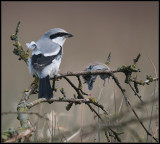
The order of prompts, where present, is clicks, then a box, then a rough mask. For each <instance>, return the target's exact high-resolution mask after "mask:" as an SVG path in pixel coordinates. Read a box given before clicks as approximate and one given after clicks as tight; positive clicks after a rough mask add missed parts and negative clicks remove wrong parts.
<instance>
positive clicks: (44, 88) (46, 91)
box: [38, 76, 53, 99]
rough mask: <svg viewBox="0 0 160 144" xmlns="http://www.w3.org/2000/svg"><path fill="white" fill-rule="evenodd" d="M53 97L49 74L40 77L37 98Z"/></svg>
mask: <svg viewBox="0 0 160 144" xmlns="http://www.w3.org/2000/svg"><path fill="white" fill-rule="evenodd" d="M52 97H53V92H52V88H51V85H50V81H49V76H47V77H45V78H42V79H40V81H39V95H38V98H46V99H51V98H52Z"/></svg>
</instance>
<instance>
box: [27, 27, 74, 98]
mask: <svg viewBox="0 0 160 144" xmlns="http://www.w3.org/2000/svg"><path fill="white" fill-rule="evenodd" d="M72 36H73V35H72V34H70V33H68V32H66V31H65V30H63V29H60V28H54V29H51V30H49V31H48V32H46V33H45V34H44V35H43V36H42V37H41V38H40V39H39V40H38V41H37V42H34V41H32V42H31V43H26V45H27V47H28V48H30V49H32V50H33V51H32V58H28V68H29V71H30V72H31V74H33V75H36V76H38V77H39V79H40V84H39V96H38V98H47V99H50V98H52V97H53V92H52V89H51V85H50V81H49V79H50V77H53V76H54V75H57V74H58V71H59V66H60V64H61V59H62V54H63V47H62V46H63V44H64V42H65V40H66V39H67V38H69V37H72Z"/></svg>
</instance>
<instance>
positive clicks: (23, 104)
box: [2, 22, 159, 142]
mask: <svg viewBox="0 0 160 144" xmlns="http://www.w3.org/2000/svg"><path fill="white" fill-rule="evenodd" d="M19 25H20V22H18V24H17V27H16V31H15V34H12V35H11V37H10V38H11V40H13V41H14V42H15V43H14V44H13V45H14V46H15V48H14V50H13V53H14V54H15V55H17V56H19V60H24V61H25V63H26V64H27V61H28V57H29V51H28V50H27V51H26V52H25V51H24V50H23V47H22V45H21V44H20V42H19V40H18V32H19ZM110 58H111V53H110V54H109V56H108V59H107V62H106V64H107V65H108V64H109V63H110ZM139 58H140V54H139V55H138V56H137V57H136V58H135V59H134V60H133V64H132V65H129V66H124V65H123V66H122V67H120V68H118V69H116V70H105V71H104V70H96V71H81V72H68V73H61V74H60V75H59V76H55V77H54V80H58V79H61V78H64V79H65V80H66V81H67V82H68V83H69V84H70V85H71V87H73V88H74V90H75V91H76V93H77V97H76V96H74V98H71V99H67V98H66V96H65V92H64V89H62V90H61V93H62V94H63V96H64V97H60V98H55V97H54V98H52V99H50V100H47V99H45V98H42V99H38V100H35V101H33V102H30V103H28V102H27V101H28V99H29V96H30V95H32V94H36V93H38V91H37V88H38V84H39V80H38V78H37V77H35V80H34V81H33V83H32V84H31V85H30V87H29V88H28V89H25V90H24V94H23V96H22V99H21V100H20V102H19V104H18V107H17V111H18V113H19V114H18V120H19V121H20V123H21V129H22V131H20V132H18V133H17V134H16V135H14V134H13V135H10V136H9V137H7V134H8V133H7V134H6V133H2V136H3V137H2V139H3V138H4V137H5V139H3V141H5V142H15V141H17V140H19V139H21V138H22V137H26V136H31V135H32V132H34V130H35V127H33V126H32V125H31V123H30V121H29V117H28V115H27V114H24V112H25V113H28V114H29V110H30V109H31V108H32V107H33V106H36V105H38V104H40V103H42V102H48V103H52V102H68V103H69V104H68V108H67V107H66V108H67V110H69V109H70V108H71V106H72V104H73V103H74V104H81V103H85V104H87V105H88V107H89V108H90V109H91V111H93V112H94V113H95V114H96V115H97V116H98V117H99V118H100V119H101V120H102V118H101V116H100V115H99V114H98V113H97V112H96V111H95V109H93V107H92V106H91V105H90V104H93V105H95V106H97V107H99V108H101V109H102V111H103V112H104V113H105V114H108V115H109V112H107V111H106V110H105V109H104V107H103V105H102V104H100V103H98V102H97V101H96V100H95V99H94V98H92V97H90V98H88V99H85V98H84V97H83V95H88V94H87V93H85V92H83V90H82V83H81V79H80V76H83V75H104V74H108V75H109V76H110V77H112V79H113V80H114V82H115V83H116V85H117V86H118V87H119V89H120V90H121V92H122V94H123V96H124V98H125V101H126V103H127V105H128V106H129V107H130V109H131V110H132V112H133V114H134V115H135V117H136V118H137V120H138V122H139V123H140V124H141V126H142V127H143V129H144V130H145V131H146V133H147V134H148V135H149V136H151V137H152V138H153V139H154V140H155V141H156V142H158V139H157V138H155V137H154V136H153V135H152V134H151V133H150V132H149V131H148V130H147V129H146V127H145V126H144V124H143V123H142V120H141V119H140V118H139V116H138V115H137V113H136V111H135V110H134V108H133V106H132V105H131V103H130V101H129V99H128V97H127V96H126V93H125V89H124V88H122V86H121V85H120V83H119V81H118V78H117V77H116V76H115V74H116V73H119V72H121V73H124V74H125V76H126V79H125V83H127V84H129V85H130V87H131V89H132V90H133V92H134V93H135V95H136V96H137V97H138V98H139V99H140V101H142V99H141V97H140V96H139V94H138V92H139V91H138V86H139V85H145V84H150V83H151V82H153V81H157V80H159V78H152V77H151V76H147V80H145V81H142V80H137V77H132V73H133V72H135V73H137V72H140V70H139V69H136V63H137V62H138V60H139ZM69 76H75V77H77V79H78V82H79V85H78V86H75V84H74V83H72V82H71V80H70V79H69V78H67V77H69ZM51 80H53V78H51ZM131 82H133V83H134V87H132V86H131V84H130V83H131ZM54 88H55V84H54V83H53V89H54ZM20 112H22V113H21V114H20ZM102 121H103V120H102ZM108 129H109V130H108ZM106 130H107V131H106ZM104 131H105V134H106V137H107V139H108V140H109V136H110V133H112V134H111V135H114V138H115V139H116V140H117V141H121V140H120V138H119V136H118V135H119V133H117V132H115V131H114V130H113V129H111V127H106V128H105V130H104ZM107 132H108V133H107ZM9 133H11V132H10V131H9ZM5 134H6V135H5ZM108 134H109V136H108ZM6 137H7V138H6Z"/></svg>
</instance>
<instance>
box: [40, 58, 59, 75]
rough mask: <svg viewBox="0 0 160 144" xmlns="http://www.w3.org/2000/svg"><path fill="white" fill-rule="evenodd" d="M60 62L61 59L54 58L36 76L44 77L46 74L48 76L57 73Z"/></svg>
mask: <svg viewBox="0 0 160 144" xmlns="http://www.w3.org/2000/svg"><path fill="white" fill-rule="evenodd" d="M60 64H61V59H59V60H57V59H54V60H53V61H52V63H51V64H49V65H48V66H46V67H45V68H44V69H43V70H42V71H41V72H39V73H38V76H39V77H40V78H44V77H46V76H47V75H49V76H50V77H53V76H54V75H57V74H58V71H59V66H60Z"/></svg>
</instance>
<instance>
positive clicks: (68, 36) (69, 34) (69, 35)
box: [65, 33, 73, 38]
mask: <svg viewBox="0 0 160 144" xmlns="http://www.w3.org/2000/svg"><path fill="white" fill-rule="evenodd" d="M65 37H66V38H70V37H73V35H72V34H71V33H68V34H67V35H66V36H65Z"/></svg>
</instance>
